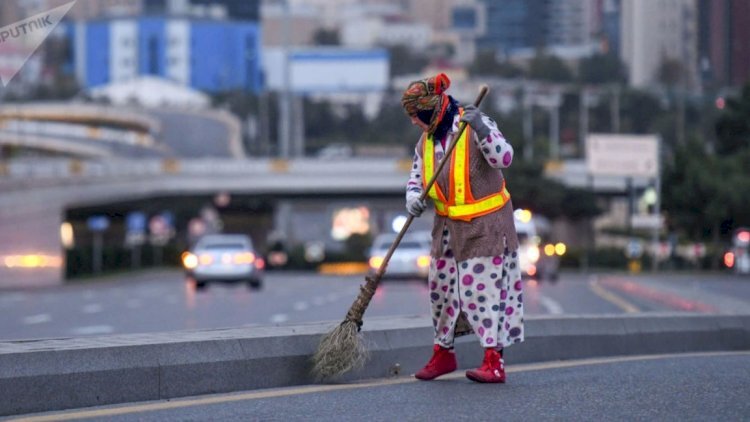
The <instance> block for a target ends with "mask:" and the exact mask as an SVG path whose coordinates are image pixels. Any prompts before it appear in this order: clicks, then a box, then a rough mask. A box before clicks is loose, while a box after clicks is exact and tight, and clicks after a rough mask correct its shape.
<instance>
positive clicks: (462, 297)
mask: <svg viewBox="0 0 750 422" xmlns="http://www.w3.org/2000/svg"><path fill="white" fill-rule="evenodd" d="M449 236H450V234H449V233H448V230H445V231H443V242H442V244H443V250H442V256H441V257H440V258H439V259H435V258H433V259H432V262H431V264H430V275H429V288H430V303H431V305H432V322H433V326H434V327H435V343H436V344H439V345H441V346H444V347H452V346H453V339H454V329H455V326H456V320H457V319H458V316H459V314H460V312H465V313H466V316H467V317H468V318H467V319H468V321H469V323H470V324H471V326H472V328H473V330H474V333H475V334H476V335H477V336H478V337H479V341H480V342H481V344H482V347H495V348H501V347H507V346H509V345H511V344H514V343H520V342H522V341H523V339H524V331H523V286H522V282H521V269H520V268H519V265H518V254H517V253H516V252H515V251H514V252H509V251H508V250H506V251H505V253H504V254H503V256H485V257H477V258H471V259H468V260H466V261H460V262H457V261H456V260H455V258H454V256H453V251H451V250H450V249H449V247H448V243H449V242H448V240H449Z"/></svg>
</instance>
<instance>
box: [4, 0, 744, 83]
mask: <svg viewBox="0 0 750 422" xmlns="http://www.w3.org/2000/svg"><path fill="white" fill-rule="evenodd" d="M67 3H70V2H69V1H67V0H14V1H5V2H2V5H0V24H2V25H3V26H5V25H10V24H12V23H13V22H14V21H18V20H20V19H23V18H24V17H27V16H30V15H33V14H35V13H40V12H43V11H45V10H49V9H52V8H54V7H57V6H60V5H63V4H67ZM156 18H161V19H163V21H161V22H157V23H156V24H153V23H149V22H153V19H156ZM131 20H135V25H136V26H137V27H138V28H139V29H138V32H139V34H138V36H140V37H147V36H153V34H154V31H158V27H159V26H160V25H161V26H163V27H170V26H179V25H178V24H182V25H183V26H184V25H186V24H189V26H191V30H192V31H193V32H192V34H193V35H192V36H193V39H196V38H197V39H207V41H206V42H205V45H198V46H193V51H191V53H192V54H193V55H194V56H196V57H206V61H211V62H212V66H214V67H216V68H219V69H221V68H222V67H227V68H230V70H224V73H232V72H233V70H231V69H235V68H242V67H243V66H245V67H248V70H247V72H246V74H245V73H240V74H237V75H236V76H231V77H224V78H225V80H223V81H222V82H221V83H218V82H216V79H217V78H219V77H218V76H216V74H215V73H214V74H212V75H209V76H206V78H213V79H214V81H212V82H199V81H197V80H196V79H200V77H195V79H192V80H191V79H188V78H187V77H186V76H184V75H187V74H188V73H190V74H191V76H192V74H193V73H197V74H200V73H201V71H200V70H199V69H198V70H194V69H193V68H197V67H199V66H200V60H193V61H192V62H191V63H190V64H180V63H179V61H178V60H177V59H175V58H174V57H172V56H173V55H174V54H173V53H172V52H171V51H170V50H169V45H170V44H171V43H174V42H176V41H175V37H176V36H178V34H180V31H179V30H176V31H175V30H172V32H169V34H168V36H164V38H163V39H162V37H161V36H159V37H157V38H158V42H164V43H165V44H167V45H166V46H162V45H156V46H155V47H154V46H153V45H152V47H153V48H155V49H156V50H157V53H154V52H153V51H150V52H149V51H147V49H146V48H144V47H143V46H142V45H141V49H140V50H142V51H136V52H134V54H136V55H138V56H139V60H140V61H141V62H143V61H144V59H143V57H144V56H146V55H148V54H152V55H153V54H161V55H166V56H169V57H165V58H162V59H160V60H162V61H164V62H166V64H165V65H164V67H165V68H166V69H159V68H157V67H155V66H153V65H152V66H147V65H141V66H140V68H139V69H136V70H135V71H134V72H132V73H130V74H129V73H128V72H121V74H120V75H118V74H117V73H116V72H114V69H110V72H111V74H109V75H106V76H105V77H101V78H98V79H92V78H88V79H87V75H86V74H85V72H84V71H83V70H82V69H83V68H82V67H81V66H82V65H81V61H82V60H84V59H82V55H83V54H84V53H83V52H82V51H80V50H81V49H82V48H84V47H82V44H81V42H80V35H78V34H76V31H74V30H73V29H71V27H80V26H81V25H85V26H86V28H88V29H89V30H90V31H91V30H93V29H92V28H94V27H96V28H99V29H100V30H103V31H105V32H107V31H108V32H109V33H111V34H113V35H112V37H115V38H116V34H118V33H123V30H122V29H117V28H122V27H123V26H126V22H130V21H131ZM147 21H148V22H147ZM65 22H66V23H67V24H66V25H62V28H68V29H60V30H59V31H57V33H56V34H57V35H58V36H59V37H60V38H62V39H63V40H64V41H66V42H67V47H64V49H67V50H69V51H65V52H64V54H63V53H61V52H60V51H55V50H60V49H63V47H61V45H60V44H55V43H53V42H49V43H47V45H45V48H43V49H42V50H43V51H42V53H40V54H37V55H35V57H36V59H37V60H38V61H40V62H41V64H39V63H38V64H36V65H33V64H30V65H29V66H28V67H29V70H28V71H25V72H22V75H21V77H20V78H19V79H21V80H19V81H18V84H31V85H34V84H39V83H44V82H47V83H49V79H50V78H51V77H52V76H50V75H51V74H54V73H56V72H61V73H65V74H68V75H70V74H74V75H75V78H76V80H77V81H78V84H79V85H80V86H82V87H87V88H89V87H92V86H95V85H101V84H104V83H112V82H121V81H122V80H123V78H133V77H135V76H143V75H159V76H163V77H166V78H168V79H172V80H176V81H178V82H179V83H182V84H184V85H187V86H192V87H194V88H198V89H200V90H203V91H209V92H218V91H222V90H227V89H245V90H248V91H251V92H258V91H261V90H265V89H271V90H273V89H274V87H273V86H270V85H268V83H267V82H268V81H269V80H270V79H271V77H270V75H268V74H269V73H273V71H270V70H269V69H263V67H262V66H263V63H262V60H261V57H262V56H263V54H264V52H265V51H266V50H269V51H271V50H274V49H278V48H280V47H284V46H288V47H290V48H295V49H297V50H300V49H302V50H304V49H306V48H313V47H319V46H328V47H329V48H341V49H348V50H351V49H355V50H372V49H378V48H389V49H393V48H397V49H404V50H406V52H405V54H406V55H407V56H408V55H414V56H419V57H426V58H427V60H428V63H426V66H423V67H422V69H421V71H422V72H417V73H423V72H426V71H427V70H429V69H431V67H430V65H431V66H432V67H435V66H437V67H444V68H448V69H454V70H455V72H454V73H456V74H457V75H459V77H460V76H461V73H462V72H460V70H462V69H466V68H468V67H469V66H471V65H472V63H475V62H476V60H477V58H478V57H481V56H482V54H483V53H486V54H491V55H493V56H494V57H495V59H496V61H497V62H498V63H513V64H515V65H518V66H521V67H524V66H528V63H529V60H531V58H532V57H534V56H535V55H537V54H539V52H541V51H543V52H544V53H545V54H548V55H552V56H555V57H557V58H560V59H562V60H563V61H564V62H565V63H567V64H568V65H569V66H571V67H572V68H574V69H575V68H576V66H578V65H579V63H580V62H581V61H582V60H584V59H586V58H589V57H592V56H597V55H610V56H614V57H616V58H618V59H619V60H621V61H622V63H623V64H624V66H625V73H626V75H627V84H628V85H629V86H631V87H635V88H642V89H646V88H651V87H657V86H661V85H664V84H668V83H675V84H679V85H680V86H682V87H683V89H686V90H688V91H689V92H693V93H699V92H703V91H706V90H716V89H718V88H723V87H727V86H730V87H731V86H735V87H736V86H740V85H742V84H743V83H744V82H745V81H746V80H747V78H748V75H750V47H747V43H745V42H743V40H745V39H747V35H748V34H746V31H750V29H746V28H750V25H748V23H750V5H748V4H747V3H746V2H742V1H736V0H715V1H707V0H659V1H646V0H568V1H549V0H532V1H519V0H501V1H485V0H366V1H353V0H329V1H321V0H288V1H282V0H265V1H257V0H254V1H242V0H223V1H208V0H102V1H98V0H78V1H77V2H76V3H75V5H74V6H73V8H72V9H71V10H70V12H69V13H68V15H67V17H66V19H65ZM86 22H88V23H86ZM103 22H109V25H108V27H107V28H101V25H102V24H103ZM210 22H213V25H212V24H211V23H210ZM222 22H226V23H227V24H229V23H230V22H231V23H232V25H237V24H241V25H244V28H251V32H253V34H254V36H255V37H257V40H254V41H253V43H254V44H253V45H252V46H251V47H247V49H248V50H250V49H255V48H257V49H258V50H261V51H260V52H257V51H256V52H254V53H252V55H255V56H256V57H249V58H248V57H245V58H239V59H237V58H236V57H235V56H236V53H234V52H232V53H226V54H224V55H219V56H214V55H212V54H210V53H211V46H212V45H216V44H219V43H221V42H222V40H223V39H222V38H214V39H210V37H209V36H204V35H202V34H208V33H212V34H213V33H218V32H219V31H220V30H219V29H218V28H217V27H221V25H222ZM209 26H213V27H214V28H213V29H212V28H206V27H209ZM147 27H148V28H150V29H146V28H147ZM197 27H201V28H200V29H195V28H197ZM155 28H156V29H155ZM149 31H150V32H149ZM196 31H198V32H196ZM200 31H203V32H200ZM126 32H127V31H125V33H126ZM245 32H247V29H246V30H245ZM245 32H242V33H243V34H244V33H245ZM182 33H184V34H185V36H187V34H188V30H183V31H182ZM196 34H198V35H196ZM237 36H239V37H241V36H244V35H237ZM167 38H169V39H168V40H167ZM105 39H106V38H105ZM166 41H168V42H166ZM142 42H143V41H142ZM65 45H66V43H65V42H63V43H62V46H65ZM2 48H3V47H0V49H2ZM238 48H239V47H238ZM144 50H145V51H144ZM4 52H5V53H6V54H12V53H13V52H12V51H10V52H7V51H4ZM110 53H111V54H115V53H116V52H115V51H110ZM61 54H62V55H63V56H64V57H62V58H61V57H59V56H60V55H61ZM391 56H393V53H392V52H391ZM8 57H9V56H8ZM399 59H401V57H390V60H391V63H390V66H391V75H392V76H393V74H394V73H395V72H394V70H395V71H396V72H398V67H399V63H394V61H395V60H399ZM61 60H62V63H60V61H61ZM53 66H56V67H58V68H52V69H51V68H50V67H53ZM60 67H61V69H60ZM87 67H88V69H91V68H92V67H95V66H93V65H92V64H90V63H89V64H87ZM180 67H183V68H186V69H183V70H175V69H177V68H180ZM262 72H265V73H266V75H265V76H263V77H261V73H262ZM180 75H183V76H180Z"/></svg>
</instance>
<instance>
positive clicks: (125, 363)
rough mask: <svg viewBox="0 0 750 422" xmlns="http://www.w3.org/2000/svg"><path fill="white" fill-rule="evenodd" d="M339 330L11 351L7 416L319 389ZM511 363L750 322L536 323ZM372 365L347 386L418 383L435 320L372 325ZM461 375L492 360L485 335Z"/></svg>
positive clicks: (733, 334)
mask: <svg viewBox="0 0 750 422" xmlns="http://www.w3.org/2000/svg"><path fill="white" fill-rule="evenodd" d="M334 324H335V322H328V323H316V324H306V325H296V326H279V327H253V328H236V329H223V330H209V331H185V332H174V333H162V334H141V335H116V336H106V337H96V338H77V339H47V340H36V341H6V342H0V394H1V395H2V397H4V399H3V400H2V401H0V415H15V414H23V413H32V412H42V411H49V410H61V409H68V408H79V407H87V406H100V405H105V404H114V403H125V402H136V401H148V400H160V399H169V398H176V397H185V396H193V395H200V394H212V393H224V392H232V391H242V390H253V389H259V388H271V387H284V386H291V385H300V384H310V383H313V382H314V380H313V378H312V376H311V374H310V372H309V370H310V366H311V365H310V357H311V355H312V353H314V351H315V350H316V347H317V345H318V342H319V341H320V337H321V334H324V333H326V332H328V330H329V329H330V328H331V327H332V326H333V325H334ZM526 331H527V335H526V341H525V342H524V343H522V344H519V345H516V346H514V347H511V348H509V349H508V350H507V353H506V361H507V363H508V365H513V364H517V363H531V362H542V361H554V360H564V359H581V358H590V357H605V356H621V355H642V354H659V353H680V352H699V351H732V350H750V315H696V314H637V315H604V316H602V315H579V316H555V317H532V318H528V319H527V321H526ZM364 338H365V341H366V343H367V345H368V348H369V350H370V359H369V361H368V363H367V364H366V365H365V367H364V368H362V369H361V370H359V371H356V372H354V373H351V374H349V375H347V376H346V377H344V378H342V379H340V380H337V382H346V381H353V380H358V379H367V378H381V377H387V376H393V375H404V374H412V373H414V372H415V371H416V370H417V369H419V368H420V367H421V365H423V364H424V362H425V361H426V360H427V359H428V358H429V356H430V354H431V349H430V346H431V338H432V327H431V325H430V321H429V320H428V319H425V318H424V317H412V318H409V317H403V318H372V319H367V318H366V321H365V329H364ZM456 349H457V353H458V357H459V365H460V366H462V367H472V366H475V365H477V364H478V363H479V361H480V360H481V349H480V347H479V344H478V343H477V342H476V341H475V340H474V338H473V336H466V337H463V338H461V339H459V341H458V342H457V345H456Z"/></svg>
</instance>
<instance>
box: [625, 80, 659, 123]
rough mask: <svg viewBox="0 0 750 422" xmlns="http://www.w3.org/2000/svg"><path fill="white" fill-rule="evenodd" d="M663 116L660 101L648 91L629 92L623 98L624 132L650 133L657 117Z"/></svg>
mask: <svg viewBox="0 0 750 422" xmlns="http://www.w3.org/2000/svg"><path fill="white" fill-rule="evenodd" d="M661 114H663V110H662V107H661V104H660V103H659V99H658V98H656V97H654V96H653V95H651V94H650V93H648V92H646V91H640V90H627V91H625V92H624V95H623V98H622V115H623V116H624V117H625V118H624V119H623V120H624V122H623V129H624V132H632V133H650V132H652V131H653V124H654V121H655V120H656V118H657V117H659V116H660V115H661Z"/></svg>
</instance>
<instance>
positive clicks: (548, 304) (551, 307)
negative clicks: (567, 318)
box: [539, 295, 563, 315]
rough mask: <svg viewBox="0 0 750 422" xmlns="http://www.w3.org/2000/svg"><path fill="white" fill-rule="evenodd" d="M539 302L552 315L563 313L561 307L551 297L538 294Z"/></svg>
mask: <svg viewBox="0 0 750 422" xmlns="http://www.w3.org/2000/svg"><path fill="white" fill-rule="evenodd" d="M539 302H540V303H541V304H542V306H544V309H546V310H547V312H549V313H550V314H553V315H559V314H561V313H563V308H562V306H560V304H559V303H557V302H556V301H555V300H554V299H551V298H549V297H547V296H544V295H539Z"/></svg>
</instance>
